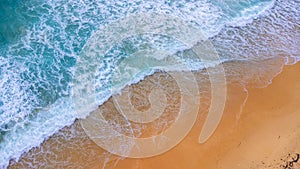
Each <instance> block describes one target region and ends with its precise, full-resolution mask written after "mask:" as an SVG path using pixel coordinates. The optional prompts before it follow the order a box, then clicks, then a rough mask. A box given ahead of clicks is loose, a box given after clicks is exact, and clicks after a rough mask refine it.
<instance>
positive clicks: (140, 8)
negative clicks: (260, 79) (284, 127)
mask: <svg viewBox="0 0 300 169" xmlns="http://www.w3.org/2000/svg"><path fill="white" fill-rule="evenodd" d="M299 9H300V1H299V0H290V1H285V0H247V1H246V0H198V1H196V0H191V1H190V0H186V1H184V0H182V1H173V0H166V1H162V0H153V1H140V0H133V1H130V2H129V1H121V0H117V1H114V2H112V1H108V0H102V1H96V0H73V1H66V0H50V1H42V0H15V1H13V0H0V168H6V167H7V166H8V164H9V161H10V160H11V159H15V160H18V159H19V158H20V156H21V155H22V154H23V153H25V152H27V151H29V150H30V149H31V148H33V147H36V146H39V145H40V144H41V143H42V142H43V141H44V140H45V139H47V138H49V137H50V136H51V135H53V134H54V133H56V132H57V131H58V130H60V129H62V128H63V127H65V126H69V125H71V124H73V123H74V121H75V119H77V118H85V116H86V115H87V114H85V115H82V114H78V113H76V109H75V107H74V93H73V87H74V78H75V79H76V78H77V77H74V76H77V75H78V74H76V66H77V65H78V62H80V58H82V57H84V55H85V51H84V50H83V49H85V48H88V47H87V46H88V45H89V44H91V42H92V40H93V37H95V35H98V34H99V30H101V29H104V28H105V26H106V25H109V24H111V23H114V22H115V21H117V20H122V18H124V17H127V16H130V15H134V14H143V13H145V14H146V13H162V14H164V15H170V16H176V17H178V18H180V20H183V21H185V22H187V23H189V24H191V25H193V26H194V27H195V28H197V29H199V30H201V32H202V33H203V36H205V37H206V38H208V39H209V41H210V42H211V44H212V45H213V46H214V48H215V50H216V52H217V53H218V56H219V59H220V61H221V62H230V61H242V62H255V63H264V62H263V61H265V60H268V59H273V58H274V57H275V56H276V57H281V58H282V59H283V60H284V62H283V63H282V65H292V64H295V63H297V62H298V61H299V60H300V55H299V53H300V51H299V46H300V11H299ZM128 24H130V23H128ZM100 32H101V31H100ZM191 38H192V37H191ZM120 42H121V43H120V44H113V46H112V47H111V48H110V50H108V51H107V53H106V54H105V56H104V57H103V58H101V59H99V60H97V61H98V63H97V62H96V64H95V62H91V63H90V65H86V67H87V68H88V67H92V66H94V65H96V66H99V67H98V68H95V70H97V72H96V75H95V77H96V78H97V79H96V80H95V84H96V91H97V92H98V93H100V94H99V95H97V97H98V99H97V103H96V104H95V105H101V104H103V103H104V102H105V101H106V100H107V99H108V98H109V97H110V96H111V95H113V94H114V93H116V92H118V91H120V90H121V89H122V88H124V86H125V85H130V84H133V83H137V82H138V81H140V80H141V79H143V78H144V77H145V76H147V75H150V74H153V73H154V72H155V71H156V69H154V68H153V65H155V64H158V63H156V62H155V63H150V62H151V61H152V60H151V59H149V61H147V62H146V63H144V62H141V61H140V60H138V59H139V58H138V57H133V58H130V59H128V60H129V62H132V63H135V64H136V63H143V65H135V66H136V67H134V71H133V72H134V73H132V72H130V71H131V70H127V69H126V68H122V72H121V73H120V74H121V75H119V76H118V78H117V79H118V80H119V82H118V83H119V84H118V85H116V86H113V87H114V89H113V90H111V84H110V82H111V78H112V76H114V75H116V73H115V71H116V67H122V65H121V64H120V61H121V60H124V59H126V58H128V57H129V55H130V54H134V53H136V52H138V51H139V50H144V49H145V48H147V49H148V48H149V49H153V48H156V49H157V48H159V49H163V50H167V51H169V53H172V54H175V55H180V54H182V53H183V51H184V52H186V51H189V50H191V49H192V48H193V46H189V45H184V44H182V43H180V42H177V41H176V40H174V39H172V38H170V37H168V36H165V35H159V34H155V35H153V34H137V35H136V36H134V37H126V38H125V39H120ZM186 53H188V52H186ZM142 54H143V53H142ZM140 55H141V54H140ZM187 62H188V66H189V67H190V68H191V69H192V70H201V69H203V68H205V67H204V66H203V64H202V63H201V61H199V60H197V59H196V60H193V58H192V59H191V60H189V61H187ZM221 62H220V63H221ZM220 63H219V64H220ZM267 63H268V62H267ZM76 64H77V65H76ZM208 65H209V66H215V64H213V63H212V64H211V65H210V64H208ZM272 66H278V65H277V64H274V65H273V64H268V65H263V66H261V65H260V66H259V67H257V68H254V69H259V70H260V72H261V73H262V74H263V73H264V72H268V71H270V70H272V69H273V67H272ZM182 70H183V69H182ZM182 70H181V68H180V67H179V68H177V69H176V71H182ZM232 76H234V74H233V75H232ZM256 76H260V75H259V74H258V75H256ZM270 83H271V79H270Z"/></svg>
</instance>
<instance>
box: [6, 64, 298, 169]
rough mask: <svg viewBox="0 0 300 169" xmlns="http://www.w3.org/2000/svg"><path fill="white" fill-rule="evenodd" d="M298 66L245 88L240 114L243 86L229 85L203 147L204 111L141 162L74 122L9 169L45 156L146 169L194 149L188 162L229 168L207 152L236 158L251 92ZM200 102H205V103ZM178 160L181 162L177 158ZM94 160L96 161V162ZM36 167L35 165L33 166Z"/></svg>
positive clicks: (286, 68)
mask: <svg viewBox="0 0 300 169" xmlns="http://www.w3.org/2000/svg"><path fill="white" fill-rule="evenodd" d="M299 65H300V64H299V63H298V64H296V65H293V66H285V67H284V71H283V73H281V74H279V75H278V77H275V79H274V81H273V83H272V84H271V85H270V86H268V87H266V88H262V89H251V85H250V89H248V99H247V102H246V104H245V106H244V107H243V112H242V114H239V113H238V112H239V110H240V108H241V105H242V104H243V103H242V102H243V100H245V99H246V98H247V93H245V92H243V87H242V86H240V85H239V84H237V83H232V84H231V85H230V86H229V92H230V95H229V98H228V99H229V103H228V104H227V106H226V110H225V113H224V116H223V119H222V122H221V124H220V126H219V127H218V129H217V131H216V133H215V134H214V135H213V137H212V138H211V139H210V140H209V141H208V142H207V143H205V144H203V145H199V144H198V143H197V141H196V140H197V136H198V135H199V131H200V129H201V126H202V124H203V121H204V119H205V118H204V117H205V113H203V112H202V113H199V115H198V119H197V122H196V124H195V125H194V127H193V129H192V131H191V132H190V133H189V135H188V136H187V137H186V138H185V139H184V140H183V141H182V142H181V143H180V144H179V145H178V146H176V147H175V148H173V149H172V150H170V151H168V152H167V153H164V154H162V155H160V156H157V157H152V158H147V159H141V160H134V159H125V160H123V159H122V158H119V157H117V156H114V155H111V154H109V153H107V152H105V151H104V150H103V149H101V148H99V147H98V146H97V145H96V144H95V143H94V142H93V141H91V140H90V139H88V137H87V136H86V135H85V134H84V131H83V130H82V128H81V127H80V124H79V123H78V122H75V123H74V124H73V125H72V126H70V127H65V128H64V129H62V130H61V131H60V132H58V133H57V134H55V135H54V136H52V137H50V138H49V139H48V140H46V141H44V143H43V144H42V145H41V146H40V147H36V148H33V149H32V150H30V151H29V152H28V153H25V154H23V155H22V157H21V159H20V161H19V162H18V163H15V162H13V161H11V162H10V167H9V168H18V166H19V167H20V166H23V165H24V164H26V163H28V162H29V163H31V162H30V161H31V160H33V159H39V160H41V161H40V162H42V163H45V162H46V161H48V160H46V161H45V159H44V158H45V157H47V158H49V157H51V158H50V159H52V160H53V161H52V162H55V161H58V162H60V163H61V162H63V161H68V160H67V159H68V158H67V157H69V159H71V160H70V161H68V163H69V164H70V163H71V162H73V163H74V165H75V166H76V165H81V166H82V165H83V166H88V167H92V166H94V167H95V166H99V165H100V164H102V165H105V164H107V167H108V168H110V167H112V166H113V165H115V164H117V168H122V167H125V166H126V167H127V166H128V165H129V166H131V165H132V164H134V166H135V165H136V164H137V163H139V166H142V167H143V168H145V167H146V166H147V165H149V164H148V163H149V162H147V161H152V162H153V163H155V164H157V165H159V164H161V165H162V164H164V163H166V164H167V163H169V162H167V161H168V160H166V159H169V160H171V159H173V158H174V157H177V156H179V155H178V151H179V152H180V151H181V152H187V154H188V155H189V156H190V157H193V155H191V154H190V151H192V152H193V151H195V150H193V149H195V148H196V149H197V152H196V154H197V158H195V159H190V160H192V161H194V163H195V165H196V164H198V163H201V162H202V163H201V166H207V167H209V166H210V167H213V166H214V165H213V164H214V162H216V161H219V162H218V163H222V164H226V165H232V164H231V163H230V162H228V161H226V160H225V161H224V160H221V161H220V159H219V160H218V159H216V158H215V157H214V156H215V155H214V154H212V153H209V152H211V151H212V150H213V149H215V150H218V154H219V155H218V156H219V157H221V156H222V155H223V156H224V155H225V154H228V153H229V154H228V156H234V155H237V152H236V151H237V150H236V151H233V150H230V147H232V146H233V145H235V144H236V145H239V146H241V147H243V145H242V144H240V143H239V140H238V137H241V136H242V135H243V133H244V135H247V134H245V133H249V132H250V131H249V130H250V129H251V127H249V126H248V128H249V129H248V128H245V129H241V127H240V126H241V124H244V125H245V123H246V122H244V121H247V120H245V117H247V116H249V114H251V111H249V110H248V109H249V108H248V107H249V104H251V103H253V101H254V100H255V99H253V97H258V96H253V93H257V92H258V91H259V90H263V91H264V90H268V89H269V88H270V87H272V86H274V85H276V84H277V83H278V81H279V82H281V81H283V80H282V76H288V78H289V79H291V77H292V76H295V75H293V73H286V72H287V71H289V70H294V69H296V70H299V67H300V66H299ZM278 71H280V70H278ZM290 74H291V75H290ZM294 74H295V72H294ZM296 76H297V75H296ZM280 78H281V80H277V79H280ZM299 79H300V77H299ZM295 82H297V81H295ZM299 83H300V82H299ZM250 84H251V83H250ZM204 86H205V85H204ZM206 87H207V86H206ZM204 88H205V87H204ZM204 90H206V89H204ZM208 90H209V89H208ZM273 90H274V91H275V90H276V89H273ZM286 90H288V89H286ZM299 95H300V94H299ZM208 98H209V97H204V100H205V99H206V100H207V99H208ZM249 100H250V101H249ZM249 102H250V103H249ZM203 103H205V101H204V102H203ZM202 106H203V105H202ZM256 106H257V105H256ZM207 108H208V107H207V106H206V107H205V105H204V108H203V110H202V111H205V109H207ZM245 112H247V113H245ZM252 116H253V117H252V118H254V119H255V118H257V117H256V116H258V115H252ZM253 123H255V124H256V123H257V124H261V123H264V122H261V121H260V120H258V121H254V122H253ZM252 130H253V129H252ZM68 133H69V134H68ZM222 133H226V134H222ZM232 133H235V134H236V135H235V137H233V139H230V138H224V137H225V136H227V135H228V134H232ZM237 136H238V137H237ZM249 137H250V136H249ZM256 137H258V136H256ZM67 140H68V141H67ZM220 140H222V141H223V143H222V144H220ZM75 144H78V145H75ZM193 146H194V147H193ZM199 146H200V148H199V149H198V147H199ZM70 147H72V150H71V149H70ZM183 147H185V148H187V147H188V149H182V148H183ZM224 147H225V148H224ZM226 147H227V148H226ZM57 148H58V149H57ZM55 149H56V150H55ZM68 151H69V152H68ZM198 151H200V152H201V153H200V152H198ZM299 151H300V150H299ZM55 152H56V153H57V154H60V153H62V155H60V156H58V157H57V154H56V155H55ZM176 152H177V153H176ZM188 152H189V153H188ZM82 153H84V154H85V155H84V158H85V160H86V161H87V162H85V161H84V160H83V161H82V160H79V157H82ZM89 153H91V154H94V156H97V157H90V155H88V154H89ZM199 153H200V154H199ZM37 154H40V155H37ZM183 154H185V153H183ZM187 154H185V155H187ZM172 155H173V156H172ZM174 155H175V156H174ZM198 155H199V157H198ZM55 156H56V157H55ZM107 157H109V161H110V162H109V161H105V160H103V159H102V158H107ZM181 157H182V156H181ZM200 157H201V158H204V159H206V160H200V161H199V158H200ZM160 158H163V159H165V160H166V161H164V162H161V163H160V162H158V161H160V160H159V159H160ZM177 158H179V159H181V158H180V156H179V157H177ZM182 158H183V159H184V157H182ZM185 158H186V157H185ZM95 159H97V160H95ZM179 159H178V160H179ZM196 159H197V160H196ZM39 160H37V161H39ZM157 160H158V161H157ZM195 160H196V161H195ZM26 161H27V162H26ZM89 161H91V162H89ZM114 161H115V162H114ZM197 161H198V162H197ZM229 161H230V160H229ZM24 162H25V163H24ZM47 163H48V164H47ZM47 163H46V164H45V165H47V166H48V165H50V166H51V161H50V162H49V161H48V162H47ZM141 163H142V164H141ZM194 163H193V164H194ZM185 164H186V163H185ZM35 165H38V164H37V163H35ZM60 165H62V164H60ZM124 165H125V166H124ZM191 165H192V164H191ZM25 166H26V165H25ZM150 166H151V165H150ZM158 167H162V166H158ZM185 167H186V166H185ZM187 167H188V166H187ZM191 167H192V166H191ZM146 168H147V167H146Z"/></svg>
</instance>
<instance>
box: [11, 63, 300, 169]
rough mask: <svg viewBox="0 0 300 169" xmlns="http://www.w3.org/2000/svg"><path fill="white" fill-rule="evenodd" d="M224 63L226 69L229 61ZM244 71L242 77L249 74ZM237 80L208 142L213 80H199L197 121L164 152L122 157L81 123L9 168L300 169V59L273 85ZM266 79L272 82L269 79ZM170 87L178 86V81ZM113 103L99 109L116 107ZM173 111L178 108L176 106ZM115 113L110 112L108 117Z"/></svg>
mask: <svg viewBox="0 0 300 169" xmlns="http://www.w3.org/2000/svg"><path fill="white" fill-rule="evenodd" d="M272 63H274V62H272ZM279 63H280V62H279ZM230 64H235V66H234V67H245V69H247V66H245V65H243V64H242V63H228V64H227V66H228V65H229V66H230ZM236 64H238V65H239V66H237V65H236ZM224 66H225V68H226V64H225V65H224ZM248 67H249V68H250V67H251V66H248ZM230 70H232V69H230ZM244 72H245V73H246V72H247V71H244ZM279 72H281V69H278V70H274V71H273V72H268V76H270V77H272V76H274V75H276V74H278V73H279ZM227 73H228V72H227ZM247 73H249V72H247ZM242 74H243V73H241V77H244V76H243V75H242ZM202 76H205V75H203V74H201V73H199V74H197V73H196V78H199V79H205V78H207V77H202ZM155 77H157V76H150V77H147V78H146V79H145V80H144V81H145V82H144V81H143V82H141V83H139V84H143V85H144V86H143V85H140V86H141V87H139V84H137V85H134V86H133V88H135V89H133V90H134V91H142V89H143V87H144V88H147V84H148V83H147V81H148V80H149V79H152V80H153V79H155ZM228 78H229V79H230V77H228ZM233 79H234V78H231V82H230V83H228V85H227V102H226V107H225V110H224V114H223V118H222V120H221V123H220V124H219V126H218V128H217V130H216V132H215V133H214V134H213V135H212V136H211V137H210V139H209V140H208V141H207V142H205V143H204V144H199V143H198V137H199V134H200V131H201V127H202V126H203V123H204V121H205V117H206V115H207V110H208V108H209V104H207V103H209V100H210V95H211V94H210V93H209V91H210V88H209V83H208V82H207V81H205V80H202V81H200V80H199V81H198V82H199V87H200V89H201V90H202V91H204V92H202V93H201V95H202V96H203V97H201V103H200V110H199V113H198V117H197V120H196V123H195V125H194V126H193V128H192V130H191V131H190V132H189V134H188V135H187V136H186V137H185V138H184V140H183V141H181V142H180V143H179V144H178V145H177V146H176V147H174V148H173V149H171V150H170V151H167V152H166V153H164V154H161V155H158V156H155V157H151V158H144V159H130V158H121V157H118V156H116V155H113V154H110V153H108V152H107V151H105V150H104V149H102V148H100V147H99V146H98V145H96V144H95V143H94V142H93V141H92V140H90V139H89V138H88V137H87V135H86V134H85V132H84V130H83V129H82V127H81V125H80V123H79V122H78V121H76V122H75V123H74V124H73V125H72V126H69V127H65V128H64V129H62V130H60V131H59V132H58V133H56V134H55V135H53V136H52V137H50V138H49V139H48V140H46V141H44V142H43V143H42V145H41V146H40V147H36V148H33V149H32V150H30V151H29V152H28V153H25V154H23V155H22V157H21V159H20V160H19V161H18V162H16V161H15V160H11V162H10V166H9V168H10V169H14V168H30V167H44V168H117V169H124V168H126V169H127V168H139V169H148V168H149V169H152V168H158V169H183V168H186V169H195V168H203V169H251V168H253V169H254V168H255V169H277V168H278V169H299V168H300V160H298V159H297V158H298V156H299V153H300V141H299V140H300V109H299V103H300V63H298V64H295V65H292V66H284V68H283V70H282V72H281V73H280V74H279V75H277V76H276V77H275V78H274V79H273V80H272V83H271V84H270V85H268V86H267V87H263V86H264V85H262V84H259V85H258V84H257V83H258V82H257V81H255V80H254V79H252V80H251V79H250V80H249V79H248V83H247V85H246V88H247V90H245V88H244V87H245V86H243V85H241V83H239V82H238V81H235V80H233ZM240 80H241V78H240V79H239V81H240ZM150 81H151V80H150ZM264 83H268V79H267V78H266V79H265V80H264ZM170 84H171V83H170ZM169 87H170V88H172V89H176V85H175V87H174V86H173V87H172V85H169ZM201 90H200V91H201ZM205 91H208V92H205ZM137 93H138V92H137ZM146 93H147V92H146ZM174 93H175V95H176V92H174ZM137 100H138V99H137ZM175 100H176V99H175ZM110 102H111V101H108V102H106V103H105V104H104V105H102V106H100V107H99V109H104V110H111V111H112V110H113V108H112V107H111V106H112V105H111V104H110ZM133 102H134V100H133ZM148 106H149V105H148ZM144 108H145V109H146V108H147V104H144ZM140 109H143V106H141V107H140ZM172 110H174V111H176V110H177V109H176V106H175V107H174V108H173V109H170V111H172ZM112 112H113V111H112ZM166 113H170V112H166ZM112 114H113V113H112ZM175 114H176V113H175ZM112 117H114V116H109V114H108V115H107V119H109V118H112ZM165 117H166V118H165V120H166V119H167V120H168V119H169V121H170V123H169V124H168V123H167V124H166V126H164V127H165V128H167V127H168V126H169V125H171V124H172V123H171V122H172V119H173V118H174V117H173V116H172V115H171V116H165ZM157 122H159V121H157ZM151 125H154V126H155V124H154V123H153V124H149V125H148V126H146V127H150V129H148V130H147V129H145V130H143V131H142V132H143V133H145V134H144V135H142V136H141V135H140V136H139V137H147V136H148V135H150V134H152V135H153V134H159V132H161V131H160V130H162V129H160V130H159V131H158V130H154V129H155V128H154V127H151ZM138 127H141V126H138ZM120 132H122V131H120ZM288 167H290V168H288Z"/></svg>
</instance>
